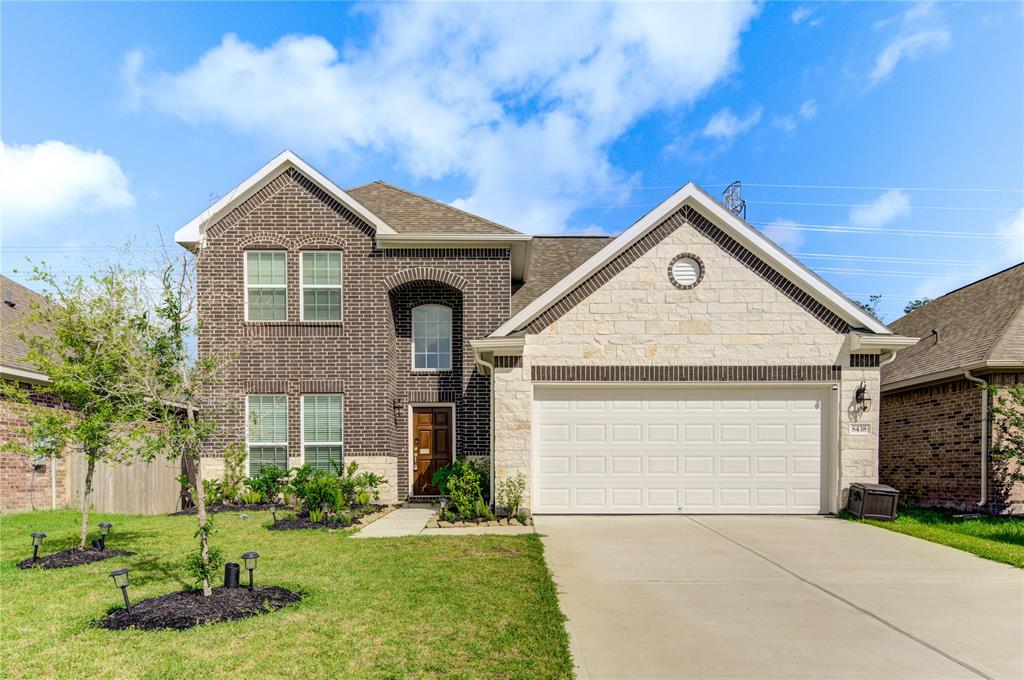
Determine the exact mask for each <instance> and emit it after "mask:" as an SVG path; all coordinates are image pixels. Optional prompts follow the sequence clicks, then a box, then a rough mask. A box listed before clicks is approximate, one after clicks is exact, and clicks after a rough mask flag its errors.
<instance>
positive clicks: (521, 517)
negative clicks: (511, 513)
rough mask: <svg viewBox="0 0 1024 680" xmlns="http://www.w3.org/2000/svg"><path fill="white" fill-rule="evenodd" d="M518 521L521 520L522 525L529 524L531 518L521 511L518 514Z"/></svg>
mask: <svg viewBox="0 0 1024 680" xmlns="http://www.w3.org/2000/svg"><path fill="white" fill-rule="evenodd" d="M516 519H517V520H519V523H520V524H527V523H528V522H529V521H530V516H529V515H527V514H526V513H525V512H523V511H522V510H520V511H519V512H517V513H516Z"/></svg>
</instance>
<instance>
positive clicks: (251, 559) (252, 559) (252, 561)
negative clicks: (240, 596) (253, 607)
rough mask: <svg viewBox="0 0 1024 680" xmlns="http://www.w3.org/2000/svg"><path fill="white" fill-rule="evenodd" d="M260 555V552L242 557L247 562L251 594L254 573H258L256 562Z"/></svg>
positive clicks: (248, 553) (249, 553)
mask: <svg viewBox="0 0 1024 680" xmlns="http://www.w3.org/2000/svg"><path fill="white" fill-rule="evenodd" d="M259 556H260V554H259V553H258V552H247V553H244V554H243V555H242V559H243V560H244V561H245V568H246V569H248V570H249V592H250V593H251V592H253V578H252V572H254V571H256V560H257V559H259Z"/></svg>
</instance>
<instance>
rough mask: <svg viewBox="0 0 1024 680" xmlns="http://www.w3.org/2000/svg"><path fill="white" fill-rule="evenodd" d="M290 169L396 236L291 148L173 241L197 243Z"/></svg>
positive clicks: (184, 243) (377, 229)
mask: <svg viewBox="0 0 1024 680" xmlns="http://www.w3.org/2000/svg"><path fill="white" fill-rule="evenodd" d="M290 168H294V169H295V170H297V171H298V172H301V173H302V174H303V175H305V176H306V177H307V178H308V179H309V180H310V181H311V182H313V183H314V184H316V185H317V186H318V187H320V188H321V189H323V190H324V191H325V192H326V193H327V194H328V195H330V196H331V197H332V198H334V199H335V200H337V201H338V202H339V203H341V204H342V205H344V206H346V207H347V208H348V209H349V210H351V211H352V212H354V213H355V214H356V215H359V217H361V218H362V219H363V220H364V221H366V223H367V224H369V225H370V226H371V227H373V228H374V230H375V231H376V232H377V233H378V234H394V233H396V232H395V230H394V229H392V228H391V227H390V226H389V225H388V224H387V223H386V222H384V221H383V220H382V219H381V218H380V217H378V216H377V215H375V214H374V213H373V212H371V211H370V210H369V209H367V208H366V207H365V206H364V205H362V204H361V203H360V202H359V201H357V200H356V199H355V198H353V197H352V196H349V195H348V194H347V193H346V192H345V191H344V190H343V189H342V188H341V187H339V186H338V185H337V184H335V183H334V182H332V181H331V180H329V179H327V178H326V177H324V176H323V175H322V174H320V173H319V172H318V171H317V170H315V169H314V168H313V166H311V165H309V164H308V163H306V161H304V160H302V159H301V158H299V157H298V156H297V155H296V154H295V152H293V151H292V150H291V149H286V150H284V151H282V152H281V153H280V154H278V155H277V156H276V157H275V158H274V159H273V160H272V161H270V162H269V163H267V164H266V165H264V166H263V167H262V168H260V169H259V170H257V171H256V172H255V173H253V174H252V175H250V176H249V178H248V179H246V180H245V181H244V182H242V183H241V184H239V185H238V186H237V187H235V188H234V189H232V190H231V191H229V192H227V193H226V194H224V195H223V196H222V197H221V198H220V200H218V201H217V202H216V203H214V204H213V205H212V206H210V207H209V208H207V209H206V210H204V211H203V212H201V213H200V214H199V215H197V216H196V217H194V218H193V219H192V220H191V221H190V222H189V223H188V224H186V225H185V226H183V227H182V228H181V229H179V230H178V231H176V232H174V240H175V241H177V242H178V243H180V244H181V245H183V246H186V247H190V246H194V245H197V244H199V243H200V242H201V241H202V239H203V234H204V233H205V232H206V228H207V227H208V226H211V225H213V224H215V223H216V222H217V221H218V220H219V219H220V218H222V217H223V216H225V215H227V214H228V213H229V212H231V211H232V210H234V209H235V208H236V207H238V206H239V205H240V204H241V203H243V202H244V201H245V200H246V199H248V198H249V197H250V196H252V195H253V194H255V193H256V192H257V191H259V190H260V189H262V188H263V187H264V186H266V185H267V184H268V183H269V182H271V181H273V180H274V178H276V177H278V176H279V175H280V174H281V173H282V172H285V171H287V170H288V169H290Z"/></svg>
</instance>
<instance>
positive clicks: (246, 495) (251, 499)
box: [238, 489, 263, 505]
mask: <svg viewBox="0 0 1024 680" xmlns="http://www.w3.org/2000/svg"><path fill="white" fill-rule="evenodd" d="M238 498H239V499H240V500H241V501H242V502H243V503H245V504H246V505H256V504H257V503H262V502H263V494H261V493H260V492H259V491H253V490H251V489H249V490H248V491H243V492H242V493H240V494H239V495H238Z"/></svg>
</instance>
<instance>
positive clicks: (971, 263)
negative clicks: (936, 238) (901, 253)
mask: <svg viewBox="0 0 1024 680" xmlns="http://www.w3.org/2000/svg"><path fill="white" fill-rule="evenodd" d="M791 254H792V255H793V256H794V257H801V258H806V259H811V260H818V259H832V260H863V261H866V262H893V263H900V264H948V265H954V266H960V267H982V266H986V265H989V264H991V262H990V261H988V260H938V259H930V258H919V257H885V256H881V255H846V254H837V253H791Z"/></svg>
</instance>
